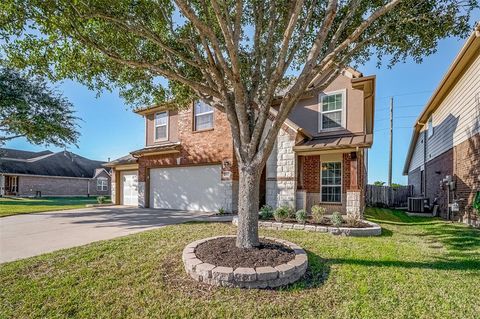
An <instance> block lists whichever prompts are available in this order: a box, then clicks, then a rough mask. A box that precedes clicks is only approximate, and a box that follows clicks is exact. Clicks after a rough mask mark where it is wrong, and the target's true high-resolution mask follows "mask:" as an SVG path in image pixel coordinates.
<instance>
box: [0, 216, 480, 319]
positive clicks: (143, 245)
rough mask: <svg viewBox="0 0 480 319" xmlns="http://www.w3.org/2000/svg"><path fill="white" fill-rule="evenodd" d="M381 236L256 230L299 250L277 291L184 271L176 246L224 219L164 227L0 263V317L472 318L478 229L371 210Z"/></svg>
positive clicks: (478, 300)
mask: <svg viewBox="0 0 480 319" xmlns="http://www.w3.org/2000/svg"><path fill="white" fill-rule="evenodd" d="M367 216H368V218H369V219H370V220H374V221H377V222H379V223H380V224H381V225H382V227H383V230H384V233H383V235H382V236H380V237H370V238H351V237H333V236H331V235H329V234H320V233H319V234H317V233H309V232H303V231H266V230H263V231H261V233H262V234H263V235H269V236H275V237H278V238H284V239H286V240H290V241H292V242H295V243H297V244H299V245H300V246H302V247H304V248H305V249H306V250H307V253H308V257H309V269H308V272H307V275H306V278H305V279H302V280H301V281H300V282H298V283H295V284H293V285H291V286H289V287H286V288H284V289H279V290H241V289H228V288H214V287H209V286H206V285H202V284H199V283H197V282H195V281H193V280H191V279H190V278H189V277H188V276H187V275H186V274H185V271H184V270H183V265H182V261H181V252H182V249H183V248H184V246H185V245H186V244H188V243H189V242H192V241H193V240H196V239H200V238H204V237H208V236H214V235H219V234H234V233H235V228H234V227H233V226H232V225H230V224H222V223H215V224H208V223H190V224H184V225H176V226H168V227H164V228H161V229H158V230H153V231H147V232H143V233H139V234H135V235H131V236H127V237H123V238H119V239H115V240H109V241H103V242H97V243H93V244H90V245H87V246H83V247H78V248H72V249H67V250H62V251H58V252H55V253H51V254H46V255H42V256H38V257H34V258H30V259H26V260H22V261H17V262H12V263H8V264H5V265H2V267H1V269H0V317H1V318H41V317H42V318H44V317H48V318H65V317H77V318H93V317H95V318H152V317H154V318H479V314H480V232H479V231H478V230H475V229H471V228H468V227H466V226H464V225H460V224H452V223H447V222H444V221H441V220H436V219H427V218H415V217H408V216H406V215H405V214H403V213H401V212H391V211H389V210H386V209H369V210H368V212H367Z"/></svg>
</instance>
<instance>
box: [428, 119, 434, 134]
mask: <svg viewBox="0 0 480 319" xmlns="http://www.w3.org/2000/svg"><path fill="white" fill-rule="evenodd" d="M427 134H428V137H432V136H433V117H432V116H430V118H429V119H428V133H427Z"/></svg>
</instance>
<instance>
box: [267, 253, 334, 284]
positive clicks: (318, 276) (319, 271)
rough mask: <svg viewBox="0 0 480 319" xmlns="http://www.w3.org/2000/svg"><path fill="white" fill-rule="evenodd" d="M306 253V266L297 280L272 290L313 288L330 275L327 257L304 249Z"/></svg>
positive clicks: (322, 282)
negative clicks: (303, 272) (305, 269)
mask: <svg viewBox="0 0 480 319" xmlns="http://www.w3.org/2000/svg"><path fill="white" fill-rule="evenodd" d="M306 252H307V255H308V268H307V271H306V272H305V275H303V277H302V278H300V279H299V280H298V281H296V282H294V283H292V284H290V285H287V286H283V287H279V288H275V289H274V290H279V291H297V290H306V289H315V288H318V287H321V286H323V284H324V283H325V282H326V281H327V279H328V276H329V275H330V266H329V263H328V260H327V259H324V258H322V257H320V256H318V255H316V254H315V253H313V252H311V251H309V250H306Z"/></svg>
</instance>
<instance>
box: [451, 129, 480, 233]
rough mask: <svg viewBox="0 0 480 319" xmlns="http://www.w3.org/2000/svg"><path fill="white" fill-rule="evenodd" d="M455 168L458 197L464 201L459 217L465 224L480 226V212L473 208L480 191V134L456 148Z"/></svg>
mask: <svg viewBox="0 0 480 319" xmlns="http://www.w3.org/2000/svg"><path fill="white" fill-rule="evenodd" d="M453 167H454V171H455V182H456V196H457V198H459V199H463V200H462V201H460V202H459V204H460V214H459V216H458V217H459V218H461V219H462V220H463V221H464V222H467V223H470V224H474V225H477V226H480V224H479V219H480V218H479V215H480V214H479V213H480V212H475V211H474V209H473V207H472V204H473V200H474V199H475V194H476V192H477V191H480V133H479V134H476V135H474V136H473V137H471V138H470V139H468V140H466V141H465V142H463V143H460V144H459V145H457V146H455V148H454V162H453Z"/></svg>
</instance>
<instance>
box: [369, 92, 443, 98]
mask: <svg viewBox="0 0 480 319" xmlns="http://www.w3.org/2000/svg"><path fill="white" fill-rule="evenodd" d="M432 92H433V91H432V90H425V91H416V92H405V93H399V94H393V95H392V94H390V95H387V96H380V97H378V98H377V99H384V98H389V97H392V96H393V97H398V96H408V95H418V94H425V93H432Z"/></svg>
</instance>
